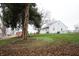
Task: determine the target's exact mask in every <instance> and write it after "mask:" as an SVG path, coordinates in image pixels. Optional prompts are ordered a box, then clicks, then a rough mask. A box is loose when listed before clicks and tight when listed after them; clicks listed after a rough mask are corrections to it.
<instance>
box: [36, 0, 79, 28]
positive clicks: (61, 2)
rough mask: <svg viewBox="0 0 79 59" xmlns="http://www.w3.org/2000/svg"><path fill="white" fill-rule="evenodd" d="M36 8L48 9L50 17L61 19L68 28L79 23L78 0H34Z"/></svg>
mask: <svg viewBox="0 0 79 59" xmlns="http://www.w3.org/2000/svg"><path fill="white" fill-rule="evenodd" d="M35 2H36V3H37V5H38V8H39V9H40V10H41V9H45V10H48V11H49V12H50V13H51V18H52V19H53V18H55V19H56V20H61V21H62V22H63V23H64V24H65V25H67V26H68V27H69V29H70V30H73V29H74V25H75V24H77V23H79V0H42V1H40V0H35Z"/></svg>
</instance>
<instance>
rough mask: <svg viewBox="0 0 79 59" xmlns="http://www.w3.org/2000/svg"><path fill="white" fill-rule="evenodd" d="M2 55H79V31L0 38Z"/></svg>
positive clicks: (0, 52) (0, 53)
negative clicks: (24, 38)
mask: <svg viewBox="0 0 79 59" xmlns="http://www.w3.org/2000/svg"><path fill="white" fill-rule="evenodd" d="M0 55H26V56H28V55H29V56H31V55H32V56H39V55H41V56H44V55H45V56H48V55H50V56H51V55H52V56H53V55H55V56H58V55H68V56H69V55H73V56H74V55H78V56H79V33H71V34H35V35H30V37H29V39H28V40H21V38H16V37H15V38H11V39H6V40H0Z"/></svg>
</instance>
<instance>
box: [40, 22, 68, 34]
mask: <svg viewBox="0 0 79 59" xmlns="http://www.w3.org/2000/svg"><path fill="white" fill-rule="evenodd" d="M67 28H68V27H67V26H66V25H65V24H63V23H62V22H61V21H51V22H48V23H46V24H44V25H43V26H42V28H41V31H40V33H66V32H67Z"/></svg>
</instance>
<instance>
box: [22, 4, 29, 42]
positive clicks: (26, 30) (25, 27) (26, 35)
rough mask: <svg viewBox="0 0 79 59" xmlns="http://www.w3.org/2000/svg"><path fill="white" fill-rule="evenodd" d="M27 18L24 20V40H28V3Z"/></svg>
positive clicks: (27, 6) (27, 8) (26, 8)
mask: <svg viewBox="0 0 79 59" xmlns="http://www.w3.org/2000/svg"><path fill="white" fill-rule="evenodd" d="M24 12H25V19H24V21H23V26H22V27H23V28H22V32H23V34H22V35H23V40H27V39H28V21H29V4H28V3H26V4H25V10H24Z"/></svg>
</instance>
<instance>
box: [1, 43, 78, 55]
mask: <svg viewBox="0 0 79 59" xmlns="http://www.w3.org/2000/svg"><path fill="white" fill-rule="evenodd" d="M0 55H1V56H79V45H78V44H67V45H62V46H52V45H51V46H45V47H37V48H25V47H22V46H20V45H15V44H14V45H9V46H4V47H0Z"/></svg>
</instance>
